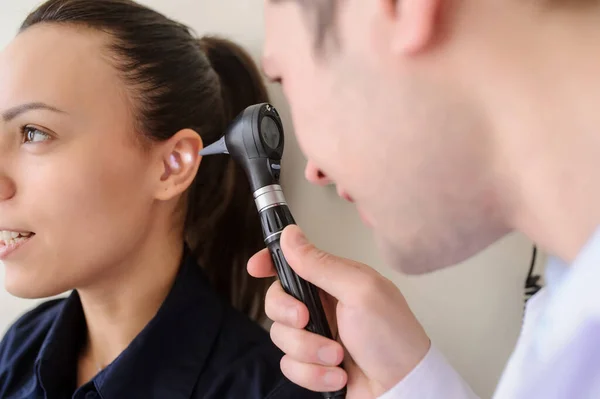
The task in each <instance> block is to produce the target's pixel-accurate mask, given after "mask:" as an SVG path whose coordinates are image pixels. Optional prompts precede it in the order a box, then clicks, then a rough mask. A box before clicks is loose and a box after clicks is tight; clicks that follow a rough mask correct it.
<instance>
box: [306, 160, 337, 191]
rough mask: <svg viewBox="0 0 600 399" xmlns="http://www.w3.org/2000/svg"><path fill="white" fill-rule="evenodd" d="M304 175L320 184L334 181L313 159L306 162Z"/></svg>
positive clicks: (324, 184)
mask: <svg viewBox="0 0 600 399" xmlns="http://www.w3.org/2000/svg"><path fill="white" fill-rule="evenodd" d="M304 176H305V177H306V180H308V181H309V182H311V183H312V184H316V185H318V186H327V185H329V184H331V183H332V181H331V180H330V179H329V178H328V177H327V175H325V173H323V171H321V169H319V168H317V166H316V165H315V164H313V163H312V162H311V161H308V162H307V163H306V169H305V170H304Z"/></svg>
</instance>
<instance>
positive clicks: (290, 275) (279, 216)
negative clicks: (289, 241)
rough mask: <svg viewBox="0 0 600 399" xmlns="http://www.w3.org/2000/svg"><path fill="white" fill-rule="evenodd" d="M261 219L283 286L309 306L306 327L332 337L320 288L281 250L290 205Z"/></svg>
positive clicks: (339, 397) (329, 395)
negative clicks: (300, 273)
mask: <svg viewBox="0 0 600 399" xmlns="http://www.w3.org/2000/svg"><path fill="white" fill-rule="evenodd" d="M260 219H261V225H262V228H263V234H264V237H265V244H266V246H267V248H269V252H270V253H271V258H272V259H273V264H274V265H275V269H276V270H277V275H278V277H279V280H280V282H281V285H282V286H283V289H284V290H285V291H286V292H287V293H288V294H290V295H292V296H293V297H294V298H296V299H298V300H299V301H301V302H303V303H304V304H305V305H306V307H307V308H308V312H309V315H310V317H309V321H308V325H307V326H306V330H308V331H310V332H313V333H315V334H319V335H322V336H324V337H327V338H330V339H333V335H332V334H331V329H330V328H329V324H328V322H327V317H326V316H325V310H324V308H323V304H322V303H321V297H320V296H319V290H318V288H317V287H316V286H315V285H313V284H311V283H309V282H308V281H306V280H304V279H302V278H301V277H300V276H298V275H297V274H296V272H294V270H293V269H292V268H291V267H290V265H289V263H288V262H287V260H286V258H285V256H284V254H283V251H282V250H281V243H280V239H281V233H282V231H283V229H284V228H285V227H286V226H288V225H290V224H295V221H294V218H293V216H292V213H291V212H290V210H289V208H288V207H287V205H283V204H281V205H275V206H272V207H269V208H266V209H264V210H262V211H261V212H260ZM323 397H324V398H326V399H333V398H335V399H342V398H345V397H346V388H343V389H341V390H340V391H337V392H324V393H323Z"/></svg>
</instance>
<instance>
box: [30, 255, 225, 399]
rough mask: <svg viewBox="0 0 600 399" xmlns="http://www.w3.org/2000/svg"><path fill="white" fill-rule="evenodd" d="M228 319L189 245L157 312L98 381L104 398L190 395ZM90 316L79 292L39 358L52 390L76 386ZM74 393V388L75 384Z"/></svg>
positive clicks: (45, 385) (47, 387)
mask: <svg viewBox="0 0 600 399" xmlns="http://www.w3.org/2000/svg"><path fill="white" fill-rule="evenodd" d="M222 319H223V305H222V302H221V301H220V300H219V298H218V297H217V295H216V293H215V292H214V291H213V289H212V288H211V285H210V283H209V281H208V279H207V278H206V276H205V274H204V273H203V272H202V270H201V269H200V267H199V266H198V265H197V264H196V262H195V260H194V259H193V258H192V256H191V253H190V251H189V250H188V249H187V248H186V249H185V251H184V257H183V260H182V265H181V267H180V270H179V272H178V274H177V277H176V279H175V283H174V285H173V287H172V289H171V291H170V293H169V294H168V296H167V298H166V299H165V301H164V302H163V304H162V305H161V307H160V309H159V310H158V312H157V314H156V316H155V317H154V318H153V319H152V320H151V321H150V322H149V323H148V325H147V326H146V327H145V328H144V329H143V330H142V332H141V333H140V334H139V335H138V336H137V337H136V338H135V339H134V340H133V341H132V342H131V344H130V345H129V346H128V347H127V348H126V349H125V351H123V352H122V353H121V355H120V356H119V357H118V358H117V359H115V361H113V362H112V363H111V364H110V365H109V366H108V367H106V368H105V369H104V370H103V371H102V372H100V373H99V374H98V375H97V376H96V377H95V378H94V379H93V384H94V385H95V388H96V389H97V390H98V392H99V393H100V395H101V396H102V397H104V398H128V397H168V398H170V399H171V398H172V399H178V398H186V399H187V398H189V397H190V396H191V394H192V392H193V389H194V386H195V383H196V381H197V379H198V377H199V375H200V373H201V371H202V369H203V366H204V364H205V363H206V361H207V359H208V356H209V354H210V350H211V348H212V346H213V342H214V341H215V339H216V337H217V335H218V332H219V329H220V326H221V321H222ZM84 338H85V319H84V315H83V309H82V307H81V302H80V299H79V295H78V294H77V292H73V293H72V294H71V296H70V297H69V298H68V299H67V300H66V301H65V302H64V304H63V308H62V310H61V312H60V315H59V316H58V318H57V320H56V322H55V323H54V325H53V326H52V328H51V330H50V332H49V334H48V335H47V338H46V339H45V341H44V343H43V345H42V349H41V351H40V354H39V356H38V360H37V363H36V364H37V374H38V378H39V380H40V382H41V384H42V386H43V388H44V390H45V391H46V392H49V391H52V392H62V391H60V390H61V389H62V390H64V387H65V385H69V386H71V387H73V388H74V386H75V375H76V364H77V354H78V352H79V349H80V348H81V344H82V343H83V341H84ZM71 392H73V389H71Z"/></svg>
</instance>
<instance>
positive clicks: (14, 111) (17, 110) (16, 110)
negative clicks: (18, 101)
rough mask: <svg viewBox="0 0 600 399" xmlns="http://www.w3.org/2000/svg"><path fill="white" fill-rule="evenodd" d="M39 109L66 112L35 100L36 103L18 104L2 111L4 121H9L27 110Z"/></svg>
mask: <svg viewBox="0 0 600 399" xmlns="http://www.w3.org/2000/svg"><path fill="white" fill-rule="evenodd" d="M38 109H43V110H47V111H52V112H57V113H60V114H65V113H66V112H65V111H62V110H60V109H58V108H56V107H53V106H51V105H48V104H44V103H40V102H34V103H27V104H22V105H17V106H16V107H13V108H10V109H8V110H6V111H4V112H2V119H4V122H6V123H8V122H10V121H12V120H13V119H15V118H16V117H17V116H19V115H21V114H23V113H25V112H29V111H33V110H38Z"/></svg>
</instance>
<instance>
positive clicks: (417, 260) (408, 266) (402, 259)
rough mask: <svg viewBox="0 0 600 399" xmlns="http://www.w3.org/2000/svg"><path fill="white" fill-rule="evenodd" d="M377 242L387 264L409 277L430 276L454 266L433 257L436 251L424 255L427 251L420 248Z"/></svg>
mask: <svg viewBox="0 0 600 399" xmlns="http://www.w3.org/2000/svg"><path fill="white" fill-rule="evenodd" d="M376 241H377V246H378V247H379V251H380V253H381V255H382V257H383V260H384V261H385V263H386V264H387V265H388V266H389V267H390V268H392V269H393V270H395V271H398V272H401V273H404V274H407V275H411V276H418V275H423V274H429V273H433V272H435V271H438V270H440V269H444V268H446V267H449V266H451V265H452V264H451V263H448V264H446V263H445V262H440V258H439V257H436V256H435V255H433V252H434V251H431V252H430V253H428V254H424V252H425V251H422V250H420V249H419V248H414V247H413V248H407V247H401V246H398V245H393V244H391V243H390V242H389V241H387V240H385V239H381V238H378V239H377V240H376Z"/></svg>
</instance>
